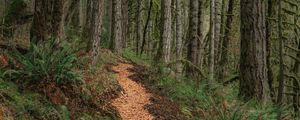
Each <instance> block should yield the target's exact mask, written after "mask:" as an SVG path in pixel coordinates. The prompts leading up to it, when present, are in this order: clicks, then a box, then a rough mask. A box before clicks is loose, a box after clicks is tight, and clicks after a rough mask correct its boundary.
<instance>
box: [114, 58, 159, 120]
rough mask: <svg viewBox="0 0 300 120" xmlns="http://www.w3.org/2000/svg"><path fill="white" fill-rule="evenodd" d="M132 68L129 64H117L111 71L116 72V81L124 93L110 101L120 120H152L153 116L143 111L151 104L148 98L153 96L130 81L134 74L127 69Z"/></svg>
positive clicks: (141, 86) (139, 85)
mask: <svg viewBox="0 0 300 120" xmlns="http://www.w3.org/2000/svg"><path fill="white" fill-rule="evenodd" d="M133 67H134V66H133V65H131V64H125V63H119V64H118V65H117V66H113V67H112V69H113V70H114V71H115V72H117V75H118V76H117V80H118V82H119V84H120V86H121V87H122V88H123V90H124V92H123V93H122V94H121V95H120V96H119V97H118V98H116V99H114V100H113V101H112V105H113V106H115V107H116V109H117V111H118V112H119V113H120V115H121V118H122V120H153V119H154V116H153V115H151V114H150V113H149V111H148V110H146V109H145V106H146V105H148V104H151V101H150V98H151V97H152V96H153V95H152V94H151V93H149V92H147V90H146V88H145V87H143V85H141V84H140V83H137V82H135V81H134V80H132V79H130V76H132V75H134V74H135V72H132V71H130V70H129V69H131V68H133Z"/></svg>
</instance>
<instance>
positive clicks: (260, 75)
mask: <svg viewBox="0 0 300 120" xmlns="http://www.w3.org/2000/svg"><path fill="white" fill-rule="evenodd" d="M240 4H241V6H240V7H241V8H240V9H241V54H240V96H242V97H243V98H244V99H245V100H250V99H252V98H254V99H256V100H259V101H262V102H265V101H266V100H267V99H268V98H269V85H268V76H267V53H266V51H267V49H266V27H265V25H266V14H265V12H266V11H265V10H266V9H265V2H264V1H261V0H241V1H240Z"/></svg>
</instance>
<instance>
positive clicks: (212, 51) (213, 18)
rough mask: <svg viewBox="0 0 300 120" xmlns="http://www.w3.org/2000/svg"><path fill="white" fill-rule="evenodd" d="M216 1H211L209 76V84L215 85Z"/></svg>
mask: <svg viewBox="0 0 300 120" xmlns="http://www.w3.org/2000/svg"><path fill="white" fill-rule="evenodd" d="M215 4H216V2H215V0H211V3H210V45H209V61H208V62H209V63H208V65H209V78H208V86H211V85H213V82H214V76H215V40H216V6H215Z"/></svg>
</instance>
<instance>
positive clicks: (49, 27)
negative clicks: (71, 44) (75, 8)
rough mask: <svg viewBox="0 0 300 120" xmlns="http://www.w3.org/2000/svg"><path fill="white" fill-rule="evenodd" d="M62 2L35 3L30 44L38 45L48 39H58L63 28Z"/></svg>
mask: <svg viewBox="0 0 300 120" xmlns="http://www.w3.org/2000/svg"><path fill="white" fill-rule="evenodd" d="M63 5H64V0H52V1H44V0H37V1H35V9H34V11H35V12H34V15H33V22H32V27H31V35H30V36H31V42H33V43H39V42H43V41H46V40H47V39H49V38H50V37H53V38H60V37H61V35H62V34H61V33H62V31H61V30H62V29H61V27H62V26H63V25H62V24H61V23H63V22H62V20H63Z"/></svg>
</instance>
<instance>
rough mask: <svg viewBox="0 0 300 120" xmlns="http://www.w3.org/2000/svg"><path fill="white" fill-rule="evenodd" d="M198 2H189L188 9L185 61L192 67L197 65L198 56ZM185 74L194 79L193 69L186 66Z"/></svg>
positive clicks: (195, 0)
mask: <svg viewBox="0 0 300 120" xmlns="http://www.w3.org/2000/svg"><path fill="white" fill-rule="evenodd" d="M198 3H199V0H190V7H189V32H188V33H189V38H188V39H189V40H188V51H187V52H188V53H187V59H188V60H189V61H190V62H191V63H192V64H194V65H197V59H198V58H197V55H198V10H199V9H198V7H199V5H198ZM187 74H188V75H189V76H190V77H191V78H193V79H196V77H197V73H196V71H195V68H194V67H192V66H188V68H187Z"/></svg>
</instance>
